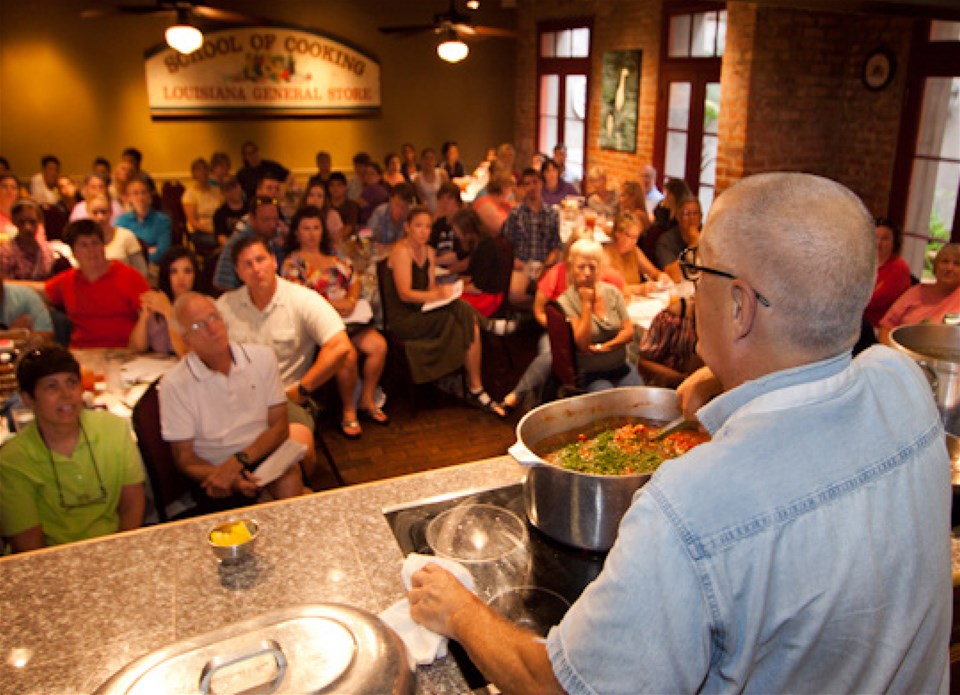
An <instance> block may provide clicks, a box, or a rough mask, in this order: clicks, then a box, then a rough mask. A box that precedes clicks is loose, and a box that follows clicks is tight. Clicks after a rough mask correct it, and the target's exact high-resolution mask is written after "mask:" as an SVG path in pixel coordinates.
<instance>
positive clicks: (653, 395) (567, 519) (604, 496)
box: [510, 386, 680, 550]
mask: <svg viewBox="0 0 960 695" xmlns="http://www.w3.org/2000/svg"><path fill="white" fill-rule="evenodd" d="M678 415H680V406H679V403H678V401H677V394H676V393H674V392H673V391H671V390H669V389H662V388H652V387H649V386H636V387H627V388H619V389H612V390H609V391H602V392H599V393H591V394H586V395H583V396H576V397H574V398H567V399H565V400H560V401H554V402H553V403H547V404H545V405H542V406H540V407H539V408H536V409H535V410H531V411H530V412H529V413H527V414H526V415H525V416H524V417H523V418H522V419H521V420H520V422H519V423H518V424H517V443H516V444H515V445H514V446H513V447H511V448H510V454H511V455H513V457H514V458H516V459H517V460H518V461H519V462H520V463H522V464H524V465H526V466H529V470H528V471H527V475H526V477H525V478H524V481H523V501H524V506H525V508H526V512H527V517H528V518H529V519H530V523H532V524H533V525H534V526H536V527H537V528H538V529H540V530H541V531H543V532H544V533H545V534H547V535H548V536H550V537H551V538H555V539H556V540H558V541H560V542H561V543H566V544H567V545H572V546H575V547H577V548H585V549H587V550H609V549H610V547H611V546H612V545H613V542H614V540H616V537H617V530H618V529H619V527H620V520H621V519H622V518H623V515H624V514H625V513H626V511H627V508H628V507H629V506H630V503H631V502H632V501H633V495H634V493H635V492H636V491H637V490H638V489H640V487H642V486H643V485H644V484H645V483H646V482H647V481H648V480H649V479H650V476H649V475H620V476H609V475H591V474H588V473H578V472H576V471H569V470H566V469H564V468H559V467H557V466H553V465H551V464H549V463H547V462H546V461H544V460H543V459H542V458H540V456H539V454H541V453H544V452H543V449H542V447H541V446H540V445H541V443H542V442H543V441H544V440H545V439H547V438H548V437H553V436H554V435H558V434H561V433H566V432H569V433H571V438H572V437H575V436H576V433H577V431H579V430H583V429H587V428H589V426H590V425H592V424H593V423H596V422H597V421H599V420H605V419H610V418H626V417H641V418H648V419H650V420H660V421H664V422H666V421H668V420H672V419H673V418H675V417H677V416H678ZM571 441H572V439H571Z"/></svg>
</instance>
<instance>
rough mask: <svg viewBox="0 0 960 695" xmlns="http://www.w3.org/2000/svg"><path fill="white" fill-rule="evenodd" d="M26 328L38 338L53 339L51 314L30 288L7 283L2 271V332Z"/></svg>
mask: <svg viewBox="0 0 960 695" xmlns="http://www.w3.org/2000/svg"><path fill="white" fill-rule="evenodd" d="M16 328H25V329H26V330H28V331H30V332H31V333H32V334H34V335H36V336H37V337H38V338H40V339H42V340H44V341H49V340H51V339H52V338H53V323H52V321H51V319H50V312H49V311H47V307H46V306H44V304H43V300H42V299H40V295H39V294H37V293H36V291H34V290H33V289H32V288H30V287H24V286H22V285H14V284H11V283H9V282H5V281H4V278H3V272H2V271H0V330H8V329H9V330H12V329H16Z"/></svg>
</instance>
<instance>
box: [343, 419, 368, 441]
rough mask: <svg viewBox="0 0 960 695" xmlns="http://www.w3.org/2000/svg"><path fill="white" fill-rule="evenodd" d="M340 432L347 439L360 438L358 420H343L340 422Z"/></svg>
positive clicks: (360, 431) (360, 432) (360, 430)
mask: <svg viewBox="0 0 960 695" xmlns="http://www.w3.org/2000/svg"><path fill="white" fill-rule="evenodd" d="M340 433H341V434H342V435H343V436H344V437H346V438H347V439H360V435H362V434H363V430H362V429H360V422H359V420H344V421H343V422H341V423H340Z"/></svg>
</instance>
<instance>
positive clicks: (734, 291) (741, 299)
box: [730, 279, 757, 338]
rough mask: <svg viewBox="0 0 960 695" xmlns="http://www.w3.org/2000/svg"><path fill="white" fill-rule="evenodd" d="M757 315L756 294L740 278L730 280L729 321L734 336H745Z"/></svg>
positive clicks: (751, 327)
mask: <svg viewBox="0 0 960 695" xmlns="http://www.w3.org/2000/svg"><path fill="white" fill-rule="evenodd" d="M756 315H757V296H756V295H755V294H754V293H753V290H751V289H750V288H749V287H747V286H745V285H744V284H743V282H742V281H741V280H738V279H734V280H731V281H730V321H731V325H732V326H733V334H734V336H735V337H736V338H746V337H747V336H748V335H749V334H750V331H751V330H753V321H754V319H755V318H756Z"/></svg>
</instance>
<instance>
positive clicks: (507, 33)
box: [473, 24, 520, 39]
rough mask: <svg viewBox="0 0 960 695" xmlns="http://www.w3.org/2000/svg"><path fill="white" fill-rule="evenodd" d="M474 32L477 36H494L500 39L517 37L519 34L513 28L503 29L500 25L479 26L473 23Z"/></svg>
mask: <svg viewBox="0 0 960 695" xmlns="http://www.w3.org/2000/svg"><path fill="white" fill-rule="evenodd" d="M473 30H474V33H475V34H476V35H477V36H495V37H499V38H502V39H519V38H520V34H519V32H517V31H516V30H515V29H504V28H502V27H481V26H477V25H476V24H474V25H473Z"/></svg>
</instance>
